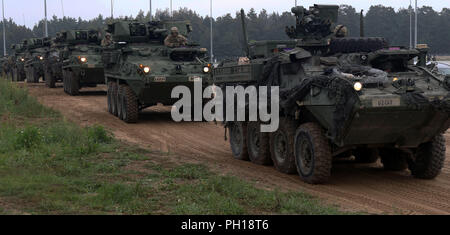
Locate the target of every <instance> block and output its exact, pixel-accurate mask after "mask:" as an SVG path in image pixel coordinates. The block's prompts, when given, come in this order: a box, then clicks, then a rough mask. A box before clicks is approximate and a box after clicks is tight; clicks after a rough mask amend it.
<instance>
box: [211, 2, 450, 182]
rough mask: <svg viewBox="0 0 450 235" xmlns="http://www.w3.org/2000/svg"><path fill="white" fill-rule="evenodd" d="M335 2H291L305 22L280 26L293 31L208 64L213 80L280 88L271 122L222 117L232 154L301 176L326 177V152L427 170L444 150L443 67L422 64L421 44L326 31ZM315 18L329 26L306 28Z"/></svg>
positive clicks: (419, 173)
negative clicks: (438, 71)
mask: <svg viewBox="0 0 450 235" xmlns="http://www.w3.org/2000/svg"><path fill="white" fill-rule="evenodd" d="M335 9H337V6H320V5H315V6H314V7H312V8H311V10H310V11H304V9H303V8H294V9H293V12H294V13H296V15H297V17H299V18H298V20H297V23H298V24H303V23H305V24H306V25H302V27H298V29H297V30H296V29H288V34H289V35H292V36H293V37H296V38H297V37H298V38H297V40H295V41H291V42H289V41H285V42H282V41H265V42H258V43H253V44H250V46H249V49H248V57H249V58H250V60H247V61H248V62H246V63H242V62H241V61H245V60H240V61H239V62H238V61H235V62H233V61H231V62H225V63H222V64H220V65H219V66H218V67H217V68H216V69H214V70H213V78H214V79H213V80H214V83H215V84H216V85H217V86H219V87H221V88H222V89H225V87H226V86H245V87H249V86H256V87H258V86H268V87H278V88H279V90H280V97H279V99H280V102H279V105H280V113H279V116H280V124H279V128H278V130H277V131H275V132H273V133H262V132H260V128H259V127H260V125H261V124H262V123H264V122H261V121H257V122H228V123H226V127H227V128H228V129H229V133H230V144H231V149H232V153H233V155H234V157H235V158H236V159H241V160H251V161H253V162H254V163H257V164H272V163H273V164H274V165H275V168H276V169H277V170H279V171H280V172H283V173H288V174H292V173H298V174H299V175H300V177H301V179H302V180H304V181H305V182H308V183H311V184H318V183H324V182H327V180H328V179H329V177H330V176H331V169H332V165H333V164H332V163H333V159H334V158H348V157H353V158H354V159H355V161H357V162H360V163H373V162H375V161H377V160H378V158H381V161H382V163H383V165H384V168H385V169H386V170H394V171H397V170H405V169H406V168H408V167H409V169H410V170H411V173H412V174H413V175H414V176H416V177H418V178H423V179H432V178H435V177H436V176H438V175H439V173H440V171H441V169H442V167H443V164H444V160H445V138H444V137H443V133H444V132H445V131H446V130H447V129H448V128H449V127H450V109H449V107H450V95H449V94H450V93H449V90H450V86H449V85H448V84H450V77H445V78H443V77H439V76H436V75H434V74H433V73H431V72H430V71H428V69H427V68H426V67H425V64H426V62H425V59H424V58H425V55H426V50H424V49H423V48H422V49H421V48H418V49H413V50H410V49H405V48H401V47H389V46H388V45H387V44H386V43H380V42H383V40H381V39H377V38H360V39H356V40H355V42H357V43H358V44H359V45H360V46H354V47H353V48H350V47H349V46H348V42H349V41H351V40H349V39H338V38H333V36H332V35H331V34H330V33H331V30H330V29H329V31H328V32H329V33H324V32H327V30H324V29H327V27H328V28H329V27H330V25H328V24H329V22H330V18H331V19H333V17H330V16H333V15H337V12H335ZM311 12H314V14H313V15H309V14H310V13H311ZM330 12H331V13H335V14H329V13H330ZM243 15H244V14H243ZM302 17H312V19H309V20H306V21H303V19H302ZM314 17H324V18H325V19H324V20H323V21H321V19H316V18H314ZM310 22H313V23H314V25H309V24H310ZM318 22H320V24H318ZM308 27H309V28H308ZM303 28H308V32H307V34H305V35H303V34H302V33H304V32H302V31H301V29H303ZM317 28H318V29H320V30H319V31H320V34H321V35H330V36H328V37H325V38H323V39H325V40H317V38H320V37H310V36H311V35H310V34H312V33H314V32H315V29H317ZM367 42H376V43H374V44H368V43H367ZM292 43H294V44H295V46H292ZM414 58H418V61H419V63H418V64H417V65H414V64H413V59H414ZM269 103H270V102H269ZM224 111H226V110H224Z"/></svg>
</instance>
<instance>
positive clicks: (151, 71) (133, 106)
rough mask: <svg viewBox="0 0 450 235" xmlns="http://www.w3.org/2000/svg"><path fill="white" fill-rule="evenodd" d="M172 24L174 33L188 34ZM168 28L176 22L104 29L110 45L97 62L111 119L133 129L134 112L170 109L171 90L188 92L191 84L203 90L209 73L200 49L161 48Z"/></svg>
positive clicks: (119, 24) (123, 24)
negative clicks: (161, 107)
mask: <svg viewBox="0 0 450 235" xmlns="http://www.w3.org/2000/svg"><path fill="white" fill-rule="evenodd" d="M178 24H179V25H180V26H181V27H180V29H183V28H187V29H189V25H188V27H186V25H187V24H186V22H178ZM173 25H177V22H165V23H162V22H150V23H149V24H143V23H138V22H133V21H131V22H130V21H122V22H116V23H114V24H112V25H110V26H109V31H110V33H111V34H112V35H113V38H114V40H115V41H116V45H115V46H114V47H110V48H105V49H104V55H103V59H104V64H105V77H106V82H107V84H108V110H109V112H110V113H111V114H113V115H115V116H117V117H119V118H120V119H122V120H123V121H125V122H127V123H135V122H137V121H138V119H139V112H140V111H141V110H143V109H145V108H147V107H150V106H154V105H157V104H163V105H167V106H172V105H174V104H175V103H176V102H177V101H178V100H179V99H173V98H171V94H172V91H173V89H174V88H175V87H177V86H184V87H187V88H188V89H189V90H190V91H193V90H194V82H197V81H204V83H203V84H207V83H206V79H207V78H208V77H209V71H210V67H208V63H206V62H204V60H203V59H204V58H205V54H206V49H202V48H198V47H196V46H195V45H186V46H184V47H183V48H168V47H166V46H164V45H163V41H164V39H165V38H166V37H167V35H168V34H167V33H168V30H167V28H168V27H169V26H173ZM130 32H133V33H131V34H130ZM181 33H183V32H181ZM203 79H205V80H203Z"/></svg>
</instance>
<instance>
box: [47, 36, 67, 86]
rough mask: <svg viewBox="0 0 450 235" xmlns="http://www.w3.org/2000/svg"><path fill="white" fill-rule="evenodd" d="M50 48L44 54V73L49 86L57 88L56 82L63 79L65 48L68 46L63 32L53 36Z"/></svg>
mask: <svg viewBox="0 0 450 235" xmlns="http://www.w3.org/2000/svg"><path fill="white" fill-rule="evenodd" d="M51 41H52V43H51V46H50V48H49V49H48V50H47V52H46V53H45V55H44V62H43V65H44V74H45V85H46V86H47V87H49V88H55V87H56V82H60V81H62V80H63V69H62V66H63V61H64V57H63V56H64V48H65V47H66V44H65V39H64V37H63V36H62V34H60V33H58V34H57V36H56V38H53V39H52V40H51Z"/></svg>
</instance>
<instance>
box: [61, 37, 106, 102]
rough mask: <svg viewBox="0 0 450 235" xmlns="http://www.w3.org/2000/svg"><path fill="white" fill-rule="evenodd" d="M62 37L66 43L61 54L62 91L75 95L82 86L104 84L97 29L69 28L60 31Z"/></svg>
mask: <svg viewBox="0 0 450 235" xmlns="http://www.w3.org/2000/svg"><path fill="white" fill-rule="evenodd" d="M62 37H63V38H64V40H65V42H66V44H67V46H66V47H65V49H64V51H63V52H62V55H61V56H62V57H63V58H64V60H63V67H62V69H63V71H62V73H63V82H64V91H65V92H66V93H67V94H69V95H72V96H75V95H78V94H79V92H80V89H81V88H83V87H96V86H97V85H98V84H104V83H105V77H104V71H103V63H102V61H101V50H102V48H101V46H100V42H101V39H100V33H99V31H97V30H71V31H67V32H62Z"/></svg>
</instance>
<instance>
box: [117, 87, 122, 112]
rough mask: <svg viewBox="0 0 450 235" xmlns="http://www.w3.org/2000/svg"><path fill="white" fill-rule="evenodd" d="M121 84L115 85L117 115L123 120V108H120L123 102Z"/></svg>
mask: <svg viewBox="0 0 450 235" xmlns="http://www.w3.org/2000/svg"><path fill="white" fill-rule="evenodd" d="M122 94H123V93H122V85H118V86H117V103H116V104H117V117H118V118H119V119H120V120H123V109H122V104H123V95H122Z"/></svg>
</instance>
